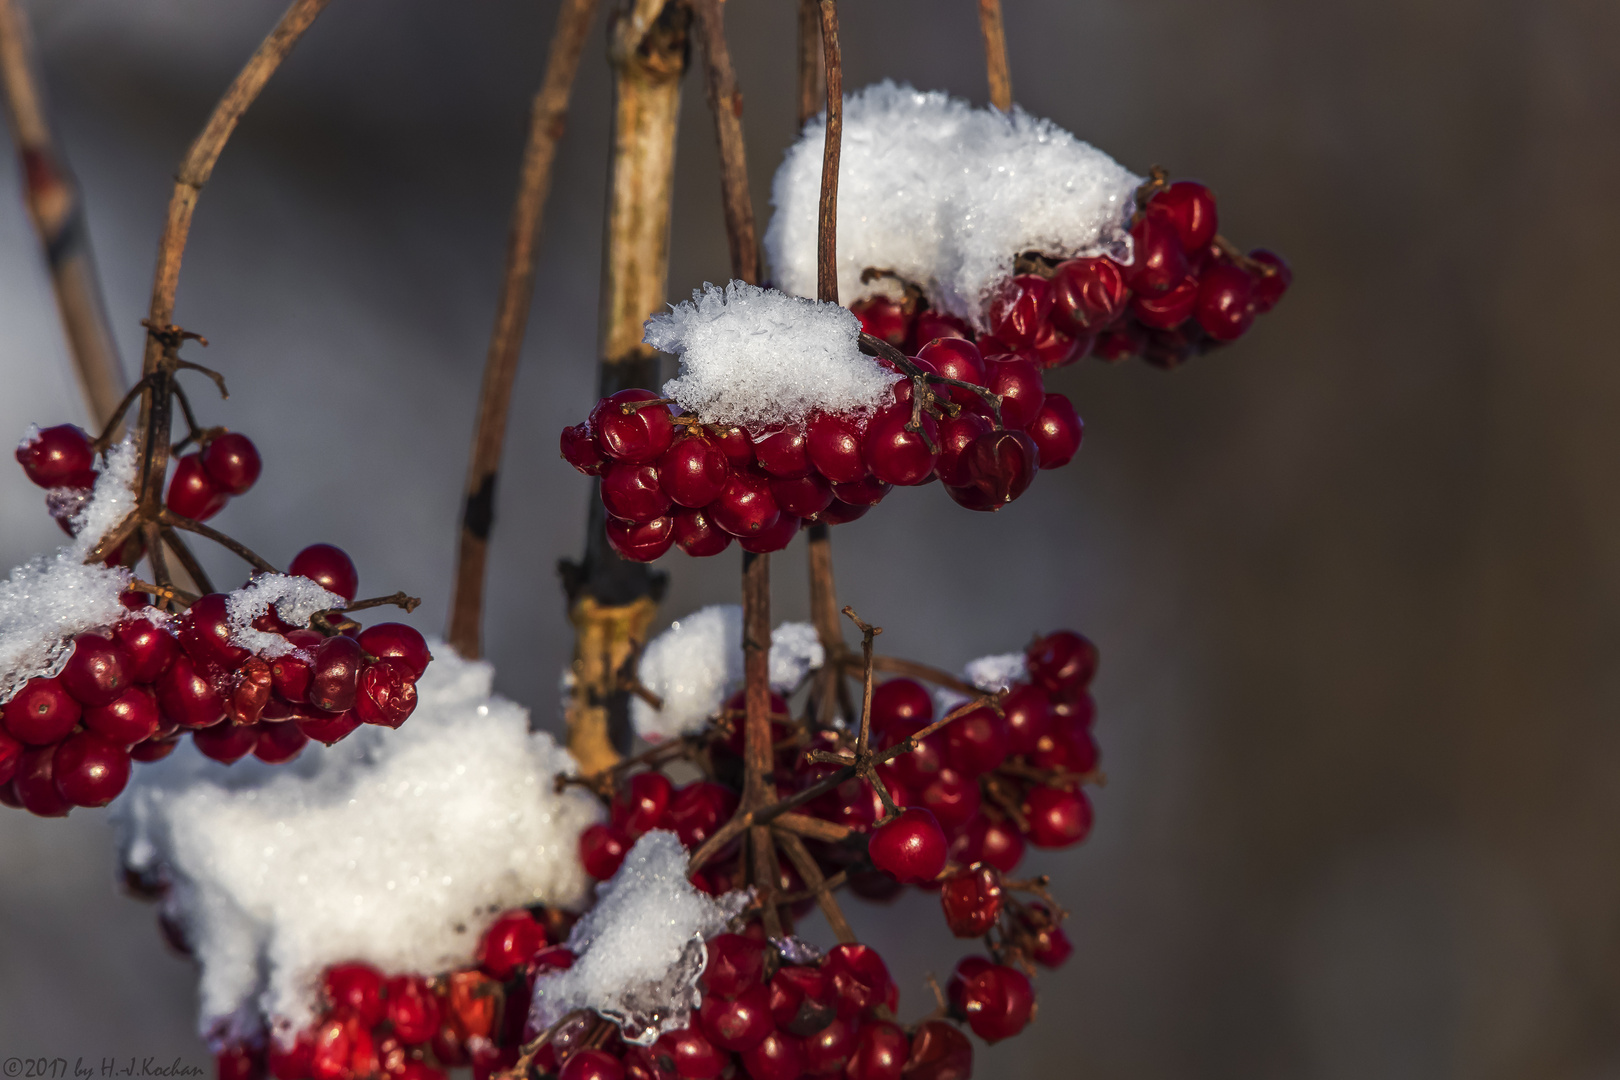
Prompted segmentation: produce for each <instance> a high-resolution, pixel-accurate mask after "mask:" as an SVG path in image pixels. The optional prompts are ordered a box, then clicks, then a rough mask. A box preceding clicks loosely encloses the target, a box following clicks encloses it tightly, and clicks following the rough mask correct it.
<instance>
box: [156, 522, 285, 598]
mask: <svg viewBox="0 0 1620 1080" xmlns="http://www.w3.org/2000/svg"><path fill="white" fill-rule="evenodd" d="M157 520H158V521H159V522H161V523H162V524H164V525H167V526H169V527H170V528H174V529H183V530H184V531H186V532H190V533H196V534H197V535H198V536H206V537H207V538H208V539H210V540H212V541H213V542H214V543H216V544H218V545H219V546H220V547H222V548H226V549H227V550H229V551H231V552H233V553H235V554H236V555H237V556H238V557H239V558H241V559H242V561H243V562H246V563H250V564H252V566H253V568H254V569H256V570H260V571H262V572H264V573H266V574H279V573H281V571H279V570H277V569H276V568H275V567H274V566H272V565H270V563H268V562H266V561H265V559H264V557H263V556H261V555H259V553H258V552H256V551H254V550H253V549H252V548H250V547H248V546H247V545H246V544H244V543H242V542H241V541H240V540H236V539H233V538H231V537H229V536H226V535H225V534H224V533H222V532H220V531H219V530H218V529H215V528H213V527H212V526H209V525H204V524H203V523H202V522H200V521H193V520H191V519H190V518H187V517H181V516H180V515H179V514H176V513H175V512H174V511H172V510H169V509H164V510H162V511H161V512H160V513H159V514H158V515H157ZM199 584H200V583H199Z"/></svg>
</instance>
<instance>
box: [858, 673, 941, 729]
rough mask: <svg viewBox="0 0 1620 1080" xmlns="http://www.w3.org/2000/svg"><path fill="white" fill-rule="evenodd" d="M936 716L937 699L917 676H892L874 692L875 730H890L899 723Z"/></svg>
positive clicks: (925, 722)
mask: <svg viewBox="0 0 1620 1080" xmlns="http://www.w3.org/2000/svg"><path fill="white" fill-rule="evenodd" d="M933 719H934V698H933V695H931V694H929V692H928V689H927V688H926V687H924V686H923V684H922V683H920V682H918V681H917V680H916V679H905V678H901V679H890V680H889V681H888V682H886V683H883V684H882V685H880V686H878V688H877V689H875V690H873V691H872V730H873V731H886V730H887V729H889V728H890V727H892V726H894V725H895V724H897V723H901V722H908V721H921V722H922V723H923V724H928V723H931V722H932V721H933Z"/></svg>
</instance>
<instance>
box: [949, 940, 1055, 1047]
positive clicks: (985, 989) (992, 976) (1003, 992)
mask: <svg viewBox="0 0 1620 1080" xmlns="http://www.w3.org/2000/svg"><path fill="white" fill-rule="evenodd" d="M946 993H947V995H948V996H949V997H950V1000H951V1006H952V1007H953V1008H954V1009H955V1010H956V1011H957V1012H958V1013H959V1014H960V1015H962V1016H964V1017H966V1019H967V1022H968V1026H969V1027H971V1028H972V1029H973V1033H974V1034H975V1035H977V1036H979V1038H981V1039H983V1040H984V1041H985V1042H988V1043H996V1042H1000V1041H1001V1040H1002V1039H1006V1038H1011V1037H1012V1036H1014V1035H1017V1034H1018V1033H1019V1032H1020V1031H1022V1030H1024V1025H1026V1024H1028V1023H1029V1020H1030V1017H1031V1016H1032V1015H1033V1014H1034V1012H1035V991H1034V988H1033V987H1031V986H1030V984H1029V979H1028V978H1027V977H1026V976H1025V975H1024V973H1023V972H1021V971H1018V970H1016V969H1014V968H1010V967H1006V966H1005V965H1002V964H993V963H991V962H990V961H988V960H986V959H984V958H983V957H979V956H969V957H967V958H966V959H964V960H963V961H962V962H961V963H959V964H957V965H956V972H955V973H954V974H953V975H952V976H951V980H950V982H949V983H948V984H947V986H946Z"/></svg>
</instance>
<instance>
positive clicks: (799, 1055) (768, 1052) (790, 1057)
mask: <svg viewBox="0 0 1620 1080" xmlns="http://www.w3.org/2000/svg"><path fill="white" fill-rule="evenodd" d="M743 1068H745V1069H747V1070H748V1075H749V1076H751V1077H753V1080H798V1078H799V1077H800V1076H803V1075H804V1047H803V1045H802V1044H801V1043H800V1042H799V1040H798V1039H796V1038H794V1037H793V1036H792V1035H789V1034H787V1033H786V1032H784V1031H773V1032H771V1033H770V1034H769V1035H767V1036H765V1038H764V1039H762V1040H760V1043H759V1045H758V1046H755V1047H754V1048H753V1049H752V1050H749V1051H747V1052H746V1053H744V1054H743Z"/></svg>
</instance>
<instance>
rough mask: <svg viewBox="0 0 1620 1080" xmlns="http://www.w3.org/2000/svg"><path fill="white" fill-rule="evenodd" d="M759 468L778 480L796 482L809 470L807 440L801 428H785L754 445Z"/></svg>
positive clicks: (806, 474) (764, 437)
mask: <svg viewBox="0 0 1620 1080" xmlns="http://www.w3.org/2000/svg"><path fill="white" fill-rule="evenodd" d="M754 458H755V460H757V461H758V462H759V467H760V468H761V469H764V470H765V472H766V473H768V474H770V475H771V476H774V477H776V478H777V479H779V480H796V479H798V478H799V477H801V476H808V475H809V474H810V470H811V464H810V456H809V453H808V445H807V439H806V436H805V432H804V431H803V429H801V428H796V427H786V428H781V429H780V430H777V431H773V432H771V433H770V434H769V435H766V436H763V437H762V438H760V439H759V440H758V441H757V442H755V443H754Z"/></svg>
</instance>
